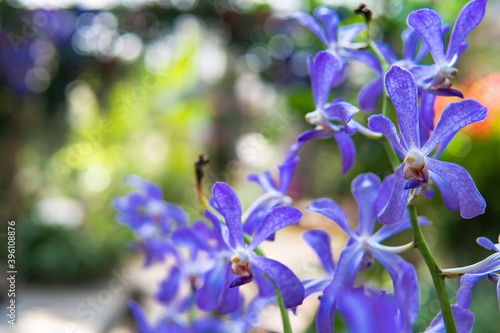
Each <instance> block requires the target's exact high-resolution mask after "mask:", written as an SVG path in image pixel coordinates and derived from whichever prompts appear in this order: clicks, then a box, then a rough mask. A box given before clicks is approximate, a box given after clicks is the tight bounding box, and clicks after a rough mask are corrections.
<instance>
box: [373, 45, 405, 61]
mask: <svg viewBox="0 0 500 333" xmlns="http://www.w3.org/2000/svg"><path fill="white" fill-rule="evenodd" d="M374 43H375V45H376V46H377V49H378V50H379V52H380V54H382V56H383V57H384V59H385V60H386V61H387V62H388V63H390V64H393V63H395V62H398V61H399V59H398V57H396V55H395V54H394V51H393V50H392V49H391V47H390V46H389V45H388V44H386V43H384V42H382V41H378V40H377V41H374Z"/></svg>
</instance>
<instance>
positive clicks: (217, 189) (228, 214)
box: [212, 182, 245, 247]
mask: <svg viewBox="0 0 500 333" xmlns="http://www.w3.org/2000/svg"><path fill="white" fill-rule="evenodd" d="M212 194H213V197H214V200H215V202H216V203H217V207H218V209H219V211H220V213H221V214H222V215H223V216H224V219H225V220H226V225H227V228H228V229H229V237H230V238H229V239H230V242H231V246H233V247H236V246H240V247H244V245H245V242H244V240H243V226H242V224H241V203H240V199H239V198H238V195H237V194H236V192H235V191H234V190H233V188H232V187H231V186H229V185H228V184H226V183H222V182H216V183H215V185H214V186H213V188H212Z"/></svg>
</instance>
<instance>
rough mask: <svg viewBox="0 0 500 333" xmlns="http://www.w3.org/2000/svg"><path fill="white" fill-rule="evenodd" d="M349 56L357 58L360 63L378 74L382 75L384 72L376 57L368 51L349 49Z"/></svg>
mask: <svg viewBox="0 0 500 333" xmlns="http://www.w3.org/2000/svg"><path fill="white" fill-rule="evenodd" d="M349 58H351V59H354V60H357V61H359V62H360V63H362V64H365V65H366V66H368V67H369V68H370V69H372V70H373V71H374V72H375V73H376V74H378V75H382V74H383V72H384V71H383V69H382V65H381V64H380V61H379V60H378V58H377V57H376V56H374V55H373V54H371V53H370V52H368V51H364V50H356V51H350V52H349Z"/></svg>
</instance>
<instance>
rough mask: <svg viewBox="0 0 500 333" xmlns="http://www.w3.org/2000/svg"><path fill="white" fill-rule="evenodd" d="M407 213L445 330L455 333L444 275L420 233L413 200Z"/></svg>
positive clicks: (455, 328) (448, 332)
mask: <svg viewBox="0 0 500 333" xmlns="http://www.w3.org/2000/svg"><path fill="white" fill-rule="evenodd" d="M408 213H409V214H410V221H411V228H412V230H413V242H414V243H415V245H416V247H417V248H418V249H419V251H420V253H421V254H422V257H423V258H424V261H425V263H426V264H427V267H428V268H429V272H430V273H431V276H432V281H433V282H434V288H435V289H436V293H437V295H438V299H439V306H440V307H441V313H442V314H443V320H444V325H445V327H446V332H447V333H457V327H456V324H455V319H454V318H453V312H452V310H451V305H450V299H449V297H448V291H447V290H446V284H445V282H444V277H443V276H442V275H441V269H440V268H439V267H438V265H437V264H436V260H435V259H434V257H433V255H432V253H431V250H430V249H429V246H428V245H427V242H426V241H425V238H424V234H423V233H422V229H421V228H420V224H419V223H418V215H417V207H416V206H415V205H414V203H413V202H411V203H410V204H408Z"/></svg>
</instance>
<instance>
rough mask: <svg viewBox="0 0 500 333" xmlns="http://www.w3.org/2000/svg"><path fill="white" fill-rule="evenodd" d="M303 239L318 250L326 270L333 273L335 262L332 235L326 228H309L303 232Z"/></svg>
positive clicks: (317, 252)
mask: <svg viewBox="0 0 500 333" xmlns="http://www.w3.org/2000/svg"><path fill="white" fill-rule="evenodd" d="M302 239H303V240H304V241H306V242H307V244H309V245H310V246H311V248H312V249H313V250H314V252H316V254H317V255H318V258H319V260H320V261H321V263H322V264H323V267H324V269H325V271H326V272H327V273H329V274H333V273H334V272H335V264H334V263H333V255H332V248H331V237H330V235H329V234H328V233H327V232H326V231H324V230H309V231H306V232H304V233H303V234H302Z"/></svg>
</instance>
